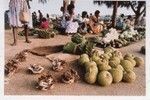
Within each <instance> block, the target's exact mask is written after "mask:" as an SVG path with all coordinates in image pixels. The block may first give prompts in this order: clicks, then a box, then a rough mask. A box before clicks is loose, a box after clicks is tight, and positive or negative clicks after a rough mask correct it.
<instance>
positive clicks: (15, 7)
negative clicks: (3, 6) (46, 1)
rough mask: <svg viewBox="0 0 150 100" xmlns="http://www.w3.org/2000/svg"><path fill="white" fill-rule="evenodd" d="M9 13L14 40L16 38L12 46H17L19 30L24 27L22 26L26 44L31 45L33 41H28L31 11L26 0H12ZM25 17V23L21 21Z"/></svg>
mask: <svg viewBox="0 0 150 100" xmlns="http://www.w3.org/2000/svg"><path fill="white" fill-rule="evenodd" d="M9 11H10V25H11V26H12V30H13V38H14V42H13V44H12V45H16V44H17V35H16V34H17V29H18V27H22V24H23V26H24V30H25V42H26V43H31V41H29V39H28V24H29V17H30V11H29V7H28V5H27V2H26V0H10V2H9ZM23 12H24V13H26V16H22V17H21V14H22V13H23ZM23 17H24V21H23V20H20V19H21V18H23ZM25 18H26V19H25Z"/></svg>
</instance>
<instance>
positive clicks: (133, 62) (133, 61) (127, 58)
mask: <svg viewBox="0 0 150 100" xmlns="http://www.w3.org/2000/svg"><path fill="white" fill-rule="evenodd" d="M125 60H129V61H130V62H131V63H132V65H133V66H135V65H136V61H135V60H134V59H132V58H131V57H126V58H125Z"/></svg>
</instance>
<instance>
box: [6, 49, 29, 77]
mask: <svg viewBox="0 0 150 100" xmlns="http://www.w3.org/2000/svg"><path fill="white" fill-rule="evenodd" d="M26 58H27V52H26V51H22V52H20V53H18V54H16V55H15V57H14V58H13V59H11V60H9V61H8V62H7V63H6V65H5V75H6V76H8V77H11V76H12V75H13V74H14V73H16V72H17V71H18V69H19V64H20V62H24V61H26Z"/></svg>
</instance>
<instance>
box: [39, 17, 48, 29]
mask: <svg viewBox="0 0 150 100" xmlns="http://www.w3.org/2000/svg"><path fill="white" fill-rule="evenodd" d="M40 28H41V29H44V30H47V29H49V22H48V20H47V19H46V18H45V17H44V18H42V22H41V25H40Z"/></svg>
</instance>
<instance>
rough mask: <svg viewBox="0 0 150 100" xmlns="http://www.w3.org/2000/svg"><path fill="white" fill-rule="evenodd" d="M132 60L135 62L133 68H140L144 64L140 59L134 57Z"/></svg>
mask: <svg viewBox="0 0 150 100" xmlns="http://www.w3.org/2000/svg"><path fill="white" fill-rule="evenodd" d="M134 60H135V61H136V66H135V67H139V66H142V65H143V64H144V60H143V59H142V58H141V57H135V58H134Z"/></svg>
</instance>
